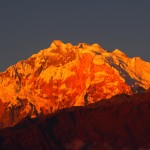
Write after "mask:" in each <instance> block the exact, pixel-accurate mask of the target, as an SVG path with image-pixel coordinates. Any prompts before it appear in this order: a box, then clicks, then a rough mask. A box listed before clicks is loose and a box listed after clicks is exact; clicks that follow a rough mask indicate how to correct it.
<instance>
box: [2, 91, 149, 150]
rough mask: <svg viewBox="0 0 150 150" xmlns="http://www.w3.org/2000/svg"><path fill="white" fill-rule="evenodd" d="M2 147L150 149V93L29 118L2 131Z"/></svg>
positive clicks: (14, 149) (8, 149)
mask: <svg viewBox="0 0 150 150" xmlns="http://www.w3.org/2000/svg"><path fill="white" fill-rule="evenodd" d="M0 139H1V143H0V149H1V150H29V149H32V150H50V149H52V150H59V149H60V150H63V149H66V150H120V149H122V150H126V149H131V150H136V149H139V150H140V149H141V150H142V149H144V148H145V149H146V148H150V92H147V93H145V94H137V95H133V96H128V95H117V96H114V97H112V98H111V99H109V100H102V101H99V102H97V103H95V104H91V105H89V106H84V107H82V106H80V107H73V108H70V109H64V110H61V111H59V112H58V113H55V114H54V115H52V116H43V117H40V118H35V119H30V118H26V119H24V120H23V121H22V122H21V123H19V124H18V125H16V126H14V127H12V128H6V129H2V130H1V131H0Z"/></svg>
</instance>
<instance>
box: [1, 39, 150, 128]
mask: <svg viewBox="0 0 150 150" xmlns="http://www.w3.org/2000/svg"><path fill="white" fill-rule="evenodd" d="M149 76H150V63H148V62H145V61H143V60H141V59H140V58H139V57H134V58H128V57H127V56H126V55H125V54H124V53H123V52H121V51H120V50H118V49H116V50H114V51H113V52H108V51H106V50H105V49H103V48H102V47H101V46H100V45H98V44H92V45H89V44H86V43H79V44H78V45H76V46H73V45H72V44H71V43H66V44H65V43H63V42H62V41H60V40H55V41H53V43H52V44H51V45H50V47H49V48H46V49H44V50H41V51H40V52H39V53H37V54H34V55H32V56H31V57H30V58H28V59H27V60H22V61H20V62H18V63H17V64H15V65H13V66H10V67H9V68H8V69H7V70H6V71H5V72H2V73H0V91H1V92H0V108H1V109H0V128H3V127H7V126H12V125H14V124H16V123H18V122H19V121H20V120H22V119H23V118H24V117H26V116H31V117H37V116H38V115H43V114H49V113H54V112H56V111H58V110H60V109H62V108H69V107H72V106H83V105H88V104H90V103H94V102H97V101H99V100H101V99H108V98H111V97H112V96H114V95H118V94H123V93H125V94H128V95H131V94H132V93H134V92H144V91H145V90H147V89H148V88H149V87H150V78H149Z"/></svg>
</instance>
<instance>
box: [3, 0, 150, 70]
mask: <svg viewBox="0 0 150 150" xmlns="http://www.w3.org/2000/svg"><path fill="white" fill-rule="evenodd" d="M149 6H150V1H149V0H143V1H137V0H132V1H131V0H130V1H129V0H126V1H120V0H113V1H112V0H75V1H70V0H63V1H61V0H55V1H52V0H43V1H41V0H30V1H19V0H13V1H6V0H2V1H1V2H0V71H4V70H5V69H6V68H7V67H9V66H10V65H13V64H15V63H16V62H18V61H19V60H22V59H27V58H28V57H30V56H31V55H32V54H34V53H37V52H38V51H39V50H40V49H44V48H47V47H49V45H50V43H51V42H52V41H53V40H55V39H59V40H62V41H63V42H64V43H67V42H70V43H72V44H75V45H76V44H77V43H81V42H85V43H89V44H92V43H98V44H100V45H101V46H102V47H103V48H105V49H107V50H109V51H112V50H114V49H116V48H118V49H120V50H121V51H123V52H124V53H126V54H127V55H128V56H129V57H133V56H139V57H141V58H142V59H144V60H146V61H150V56H149V52H150V45H149V43H150V42H149V39H150V17H149V15H150V9H149Z"/></svg>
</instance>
